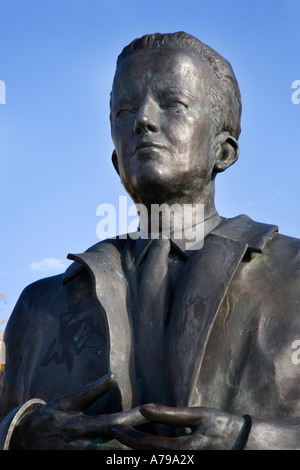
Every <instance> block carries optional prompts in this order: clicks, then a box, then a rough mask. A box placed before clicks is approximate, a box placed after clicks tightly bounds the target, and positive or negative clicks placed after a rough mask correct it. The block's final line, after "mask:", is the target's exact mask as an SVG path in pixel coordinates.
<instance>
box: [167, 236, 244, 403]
mask: <svg viewBox="0 0 300 470" xmlns="http://www.w3.org/2000/svg"><path fill="white" fill-rule="evenodd" d="M246 250H247V245H246V244H245V243H242V242H237V241H234V240H229V239H226V238H224V237H220V236H218V235H215V234H210V235H208V236H207V237H206V239H205V243H204V246H203V248H202V249H201V250H199V251H195V252H193V253H192V254H191V255H190V258H189V261H188V262H187V264H186V266H185V269H184V272H183V275H182V282H181V283H180V286H179V288H178V290H177V295H176V297H175V299H174V309H173V312H172V317H171V322H170V325H169V334H168V342H169V350H168V364H169V383H170V388H169V393H170V399H171V404H173V405H177V406H190V405H191V404H193V401H194V396H195V395H197V390H196V385H197V378H198V375H199V372H200V369H201V363H202V359H203V355H204V353H205V347H206V344H207V339H208V337H209V333H210V331H211V329H212V328H213V324H214V320H215V318H216V316H217V313H218V309H219V306H220V304H221V302H222V300H223V298H224V296H225V294H226V290H227V288H228V285H229V283H230V281H231V279H232V277H233V275H234V273H235V271H236V268H237V266H238V265H239V263H240V261H241V259H242V258H243V256H244V254H245V252H246Z"/></svg>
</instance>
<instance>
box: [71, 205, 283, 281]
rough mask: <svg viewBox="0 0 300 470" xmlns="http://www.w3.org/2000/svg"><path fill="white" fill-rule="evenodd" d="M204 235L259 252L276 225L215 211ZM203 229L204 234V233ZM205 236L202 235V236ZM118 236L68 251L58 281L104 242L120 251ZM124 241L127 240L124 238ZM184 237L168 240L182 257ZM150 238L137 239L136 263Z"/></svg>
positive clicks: (100, 249)
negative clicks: (79, 250) (66, 264)
mask: <svg viewBox="0 0 300 470" xmlns="http://www.w3.org/2000/svg"><path fill="white" fill-rule="evenodd" d="M206 222H207V223H206V230H205V232H204V233H205V234H209V235H210V234H212V235H217V236H218V237H221V238H226V239H229V240H233V241H238V242H240V243H243V244H245V245H246V246H247V247H248V251H249V252H256V253H262V251H263V250H264V247H265V245H266V243H267V241H268V239H269V238H270V237H272V236H274V234H276V233H277V232H278V227H277V226H276V225H269V224H263V223H259V222H255V221H254V220H252V219H251V218H250V217H248V216H247V215H245V214H242V215H239V216H237V217H234V218H232V219H226V218H222V217H219V215H218V214H215V215H214V216H213V217H212V218H211V220H208V219H207V221H206ZM206 232H207V233H206ZM205 236H206V235H205ZM118 238H119V239H111V240H104V241H102V242H98V243H96V244H95V245H93V246H91V247H90V248H89V249H88V250H87V251H86V252H85V253H81V254H77V255H76V254H71V253H70V254H69V255H68V256H67V258H68V259H69V260H72V261H75V263H72V264H71V265H70V266H69V267H68V268H67V270H66V271H65V273H64V274H63V276H62V284H63V285H65V284H68V283H69V282H70V281H71V280H72V279H74V277H76V276H77V275H78V274H79V273H80V272H81V271H82V270H83V269H84V268H85V263H84V262H83V260H82V257H83V256H86V255H87V254H90V255H91V256H94V255H95V254H97V253H99V252H103V247H104V246H106V245H107V244H109V245H111V244H112V245H113V246H114V245H116V246H119V247H120V248H119V249H120V250H122V249H123V248H124V245H125V244H126V239H127V237H126V239H123V238H124V237H118ZM127 241H128V240H127ZM185 242H186V240H178V239H176V240H175V239H171V243H172V246H174V247H176V248H177V250H178V251H179V252H181V253H182V254H183V256H185V257H186V258H188V257H189V255H190V254H191V253H193V250H191V251H187V250H185ZM150 243H151V240H149V239H146V240H143V239H137V240H136V242H135V248H134V259H135V262H136V263H141V262H142V259H143V257H144V256H145V254H146V253H147V249H148V247H149V246H150Z"/></svg>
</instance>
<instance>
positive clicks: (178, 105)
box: [162, 99, 188, 111]
mask: <svg viewBox="0 0 300 470" xmlns="http://www.w3.org/2000/svg"><path fill="white" fill-rule="evenodd" d="M162 108H163V109H174V110H175V111H177V110H178V111H179V110H180V109H182V108H183V109H187V108H188V105H187V104H186V103H185V102H184V101H182V100H176V99H174V100H168V101H166V102H164V103H163V104H162Z"/></svg>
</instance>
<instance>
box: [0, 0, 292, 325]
mask: <svg viewBox="0 0 300 470" xmlns="http://www.w3.org/2000/svg"><path fill="white" fill-rule="evenodd" d="M299 18H300V2H299V0H272V1H269V0H251V1H248V0H227V1H224V0H214V1H213V2H211V1H208V0H206V1H202V0H185V1H184V2H183V1H182V0H180V1H178V0H152V1H151V2H141V1H140V0H139V1H137V0H128V1H125V0H122V1H119V0H117V1H114V2H108V1H102V0H0V80H1V81H3V82H4V83H5V87H6V104H0V164H1V166H0V171H1V180H0V181H1V184H0V223H1V226H0V293H2V294H4V295H5V296H7V298H8V301H7V304H6V305H4V303H3V302H0V319H4V320H5V319H7V318H8V317H9V315H10V313H11V311H12V308H13V306H14V304H15V302H16V301H17V298H18V296H19V295H20V293H21V291H22V290H23V288H24V287H25V286H26V285H28V284H29V283H31V282H33V281H35V280H36V279H39V278H41V277H47V276H50V275H53V274H57V273H59V272H61V271H63V270H64V269H65V268H66V267H67V266H68V264H69V262H68V261H67V260H66V255H67V254H68V253H69V252H75V253H79V252H81V251H84V250H85V249H87V248H88V247H89V246H90V245H92V244H94V243H96V242H97V241H99V240H98V238H97V235H96V226H97V223H98V222H99V217H97V216H96V210H97V207H98V206H99V205H100V204H102V203H110V204H113V205H115V206H116V207H117V206H118V200H119V196H123V195H125V194H126V193H125V191H124V190H123V188H122V186H121V185H120V182H119V179H118V176H117V175H116V174H115V172H114V169H113V167H112V164H111V153H112V150H113V145H112V142H111V137H110V128H109V120H108V114H109V107H108V103H109V93H110V89H111V83H112V78H113V74H114V70H115V61H116V57H117V55H118V54H119V53H120V51H121V50H122V48H123V47H124V46H125V45H126V44H128V43H129V42H130V41H131V40H132V39H134V38H136V37H139V36H141V35H143V34H146V33H153V32H157V31H158V32H173V31H178V30H183V31H186V32H189V33H191V34H193V35H194V36H196V37H198V38H199V39H200V40H202V41H203V42H205V43H206V44H208V45H210V46H211V47H213V48H214V49H216V50H217V51H218V52H219V53H221V54H222V55H223V56H224V57H226V58H227V59H228V60H229V61H230V62H231V64H232V66H233V68H234V71H235V73H236V76H237V78H238V82H239V85H240V89H241V93H242V101H243V116H242V134H241V137H240V158H239V160H238V162H237V163H236V164H235V165H234V166H233V167H232V168H230V169H229V170H227V172H226V173H223V174H222V175H219V177H218V178H217V183H216V203H217V208H218V210H219V213H220V214H221V215H223V216H226V217H232V216H235V215H238V214H242V213H246V214H248V215H249V216H250V217H252V218H253V219H255V220H257V221H262V222H267V223H272V224H278V225H279V228H280V231H281V232H282V233H284V234H288V235H291V236H294V237H300V220H299V216H298V213H299V211H298V205H299V196H300V188H299V175H300V146H299V136H300V132H299V128H300V126H299V124H300V104H299V105H296V104H293V103H292V99H291V97H292V93H293V92H294V91H295V90H293V89H292V83H293V82H294V81H295V80H300V65H299V64H300V32H299V31H300V28H299ZM0 101H1V94H0ZM128 204H131V202H130V200H129V201H128Z"/></svg>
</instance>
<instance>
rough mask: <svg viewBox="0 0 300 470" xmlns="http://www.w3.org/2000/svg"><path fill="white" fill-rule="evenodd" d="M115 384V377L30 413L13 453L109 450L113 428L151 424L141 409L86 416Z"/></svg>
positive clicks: (18, 431) (14, 439)
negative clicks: (17, 450)
mask: <svg viewBox="0 0 300 470" xmlns="http://www.w3.org/2000/svg"><path fill="white" fill-rule="evenodd" d="M114 384H115V381H114V379H113V377H112V375H106V376H104V377H102V378H101V379H100V380H97V381H96V382H93V383H91V384H88V385H87V386H85V387H83V388H82V389H81V390H79V391H78V392H75V393H72V394H70V395H64V396H61V397H57V398H54V399H53V400H51V401H50V402H49V403H47V404H45V405H43V406H41V407H40V408H38V409H37V410H35V411H34V412H32V413H30V414H29V415H28V416H27V417H25V418H24V420H23V421H22V422H21V423H20V425H18V426H17V427H16V428H15V430H14V432H13V435H12V440H11V446H10V448H11V449H13V450H14V449H29V450H31V449H32V450H55V449H58V450H63V449H65V450H68V449H70V450H72V449H96V448H97V449H102V448H103V449H107V448H110V446H109V444H107V441H108V440H109V439H113V437H112V435H111V432H110V428H111V427H112V426H114V425H120V424H127V425H131V426H136V425H138V424H141V423H145V422H146V421H147V420H146V419H145V418H144V417H143V416H142V415H141V414H140V411H139V409H138V408H134V409H132V410H130V411H128V412H120V413H114V414H103V415H98V416H90V415H87V414H84V410H86V409H87V408H89V406H91V405H92V404H93V403H94V402H95V401H96V400H97V399H98V398H99V397H100V396H102V395H104V394H105V393H106V392H108V391H109V390H110V389H111V388H112V387H113V386H114Z"/></svg>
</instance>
